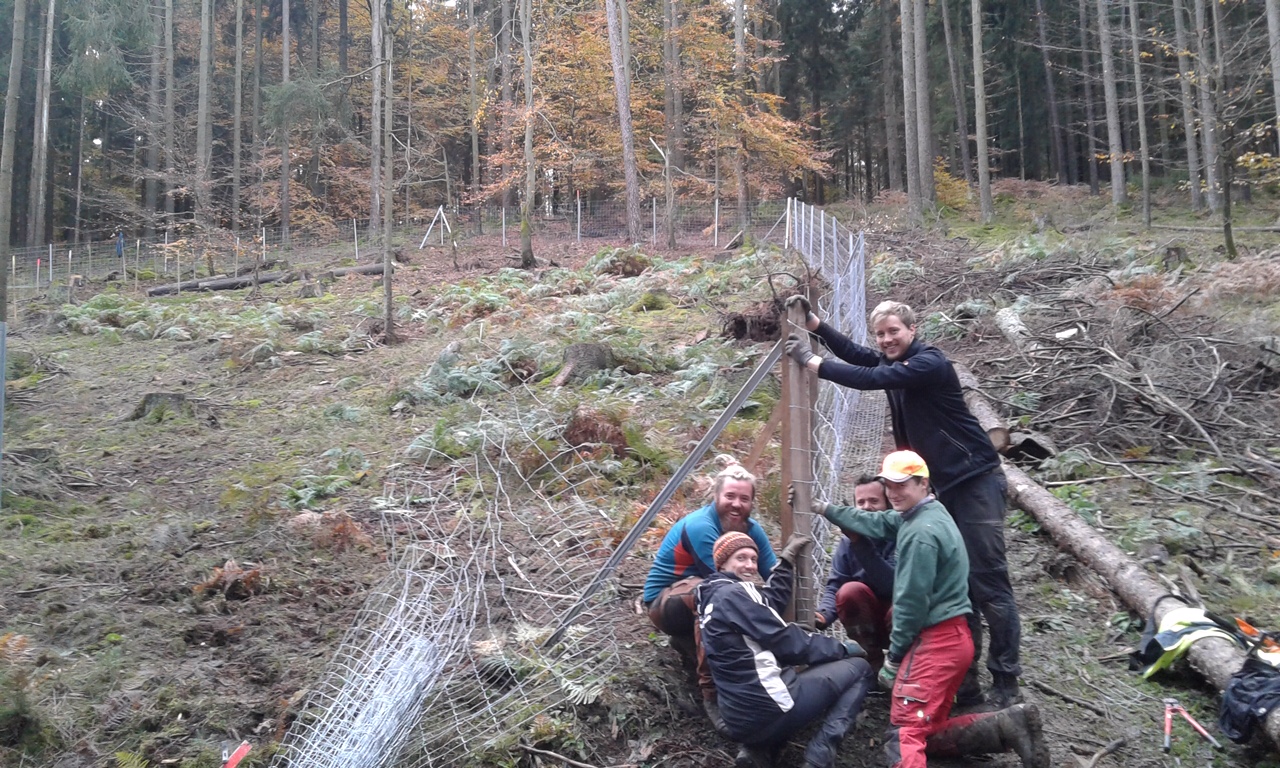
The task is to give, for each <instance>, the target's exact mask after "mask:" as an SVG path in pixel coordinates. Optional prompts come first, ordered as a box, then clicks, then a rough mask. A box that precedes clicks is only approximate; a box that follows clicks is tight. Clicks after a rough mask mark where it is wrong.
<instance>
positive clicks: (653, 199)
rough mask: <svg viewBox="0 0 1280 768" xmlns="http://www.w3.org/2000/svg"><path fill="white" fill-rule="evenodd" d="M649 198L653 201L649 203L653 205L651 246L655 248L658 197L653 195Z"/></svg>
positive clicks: (656, 241) (656, 244) (656, 240)
mask: <svg viewBox="0 0 1280 768" xmlns="http://www.w3.org/2000/svg"><path fill="white" fill-rule="evenodd" d="M651 199H652V201H653V202H651V203H650V205H652V206H653V247H654V248H657V247H658V198H656V197H654V198H651Z"/></svg>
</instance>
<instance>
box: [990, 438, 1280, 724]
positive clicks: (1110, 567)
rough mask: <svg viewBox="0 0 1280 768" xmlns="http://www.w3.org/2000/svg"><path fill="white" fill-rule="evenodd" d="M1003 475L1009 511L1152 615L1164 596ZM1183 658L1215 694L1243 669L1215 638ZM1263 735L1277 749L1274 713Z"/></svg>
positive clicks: (1054, 507) (1066, 511) (1022, 482)
mask: <svg viewBox="0 0 1280 768" xmlns="http://www.w3.org/2000/svg"><path fill="white" fill-rule="evenodd" d="M1005 474H1006V475H1007V477H1008V478H1009V500H1010V501H1011V502H1012V503H1013V505H1014V506H1016V507H1018V508H1019V509H1021V510H1023V511H1025V512H1027V513H1028V514H1030V515H1031V516H1033V517H1035V519H1036V520H1037V521H1039V523H1040V525H1041V527H1043V528H1044V529H1045V530H1046V531H1048V533H1049V535H1050V536H1052V537H1053V540H1054V541H1055V542H1056V543H1057V544H1058V546H1060V547H1062V548H1063V549H1065V550H1066V551H1068V552H1070V553H1071V554H1072V555H1075V557H1076V558H1077V559H1079V560H1080V562H1082V563H1084V564H1085V565H1087V566H1089V568H1091V569H1092V570H1093V571H1094V572H1095V573H1097V574H1098V575H1099V576H1101V577H1102V578H1104V579H1106V581H1107V584H1109V585H1110V586H1111V589H1112V590H1113V591H1115V593H1116V594H1118V595H1119V596H1120V598H1121V599H1122V600H1124V602H1125V604H1126V605H1128V606H1129V607H1130V608H1132V609H1133V610H1135V611H1137V612H1138V613H1140V614H1142V615H1143V616H1151V615H1152V608H1153V606H1155V605H1156V600H1157V599H1158V598H1159V597H1160V596H1161V595H1164V594H1167V593H1168V591H1169V590H1167V589H1165V588H1164V587H1162V586H1161V585H1160V583H1159V582H1158V581H1156V580H1155V579H1154V578H1152V577H1151V575H1150V574H1148V573H1147V571H1146V570H1144V569H1143V567H1142V566H1141V565H1139V564H1138V563H1136V562H1135V561H1134V560H1133V558H1131V557H1129V556H1128V555H1126V554H1125V553H1124V552H1123V551H1121V550H1120V548H1118V547H1116V546H1115V545H1114V544H1112V543H1111V542H1109V541H1107V540H1106V539H1105V538H1103V536H1102V535H1101V534H1099V533H1098V532H1097V531H1096V530H1094V529H1093V528H1092V527H1091V526H1090V525H1089V524H1088V523H1086V522H1085V521H1084V520H1083V519H1081V518H1080V516H1079V515H1077V514H1076V513H1075V512H1073V511H1072V510H1071V508H1070V507H1068V506H1067V505H1066V504H1063V503H1062V502H1061V501H1059V500H1058V498H1057V497H1056V496H1054V495H1053V494H1051V493H1049V492H1048V491H1046V490H1045V489H1044V488H1041V487H1040V485H1039V484H1038V483H1036V482H1035V481H1034V480H1032V479H1031V478H1030V477H1029V476H1028V475H1027V473H1025V472H1023V471H1022V470H1021V469H1018V468H1017V467H1015V466H1013V465H1012V464H1008V463H1006V464H1005ZM1177 607H1179V603H1177V602H1175V601H1171V600H1165V601H1163V602H1161V603H1160V605H1159V607H1158V608H1157V609H1156V611H1155V618H1156V621H1157V622H1158V621H1160V620H1161V619H1162V618H1164V615H1165V614H1166V613H1168V612H1169V611H1171V610H1173V609H1174V608H1177ZM1187 658H1188V660H1189V661H1190V662H1191V666H1192V667H1194V668H1195V669H1196V671H1198V672H1199V673H1200V674H1202V675H1204V677H1205V679H1207V680H1208V681H1209V682H1211V683H1213V685H1214V687H1216V688H1217V689H1218V690H1219V691H1221V690H1223V689H1225V688H1226V687H1227V683H1228V682H1229V681H1230V680H1231V675H1233V674H1235V672H1236V670H1238V669H1240V666H1241V665H1242V664H1244V652H1243V651H1241V650H1240V648H1239V647H1237V646H1235V645H1233V644H1232V643H1230V642H1228V641H1226V640H1223V639H1221V638H1216V637H1207V638H1204V639H1202V640H1198V641H1197V642H1196V643H1195V644H1193V645H1192V646H1191V648H1190V650H1189V651H1187ZM1263 730H1265V731H1266V734H1267V736H1268V737H1269V738H1270V739H1271V743H1272V744H1274V745H1277V746H1280V708H1278V709H1274V710H1272V711H1271V714H1270V715H1269V716H1268V717H1267V720H1266V723H1265V724H1264V728H1263Z"/></svg>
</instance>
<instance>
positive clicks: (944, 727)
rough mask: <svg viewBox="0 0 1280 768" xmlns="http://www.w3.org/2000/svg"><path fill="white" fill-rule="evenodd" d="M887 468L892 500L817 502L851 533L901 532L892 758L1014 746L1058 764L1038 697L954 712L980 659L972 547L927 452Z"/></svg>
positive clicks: (919, 767) (913, 763)
mask: <svg viewBox="0 0 1280 768" xmlns="http://www.w3.org/2000/svg"><path fill="white" fill-rule="evenodd" d="M879 477H880V479H881V481H882V482H884V486H885V493H886V495H887V496H888V497H889V503H890V505H891V506H892V507H893V509H892V510H887V511H884V512H864V511H862V510H860V509H857V508H856V507H839V506H835V505H830V504H827V503H826V502H823V501H819V500H817V499H814V502H813V512H815V513H820V514H822V515H823V516H825V517H826V518H827V520H829V521H830V522H831V523H833V524H834V525H835V526H836V527H838V528H840V529H841V530H842V531H844V532H845V533H857V534H860V535H862V536H869V537H872V538H880V539H896V540H897V552H898V560H897V564H896V565H895V567H894V576H893V579H894V581H893V627H892V629H891V630H890V632H889V649H888V652H887V654H886V657H885V663H884V666H883V667H882V668H881V669H880V675H879V680H880V684H881V686H882V687H884V688H885V689H886V690H889V691H891V692H892V701H891V704H890V710H889V722H890V725H891V729H890V732H889V734H888V737H887V738H886V740H885V752H886V754H887V756H888V758H889V765H890V766H893V768H899V767H900V768H924V766H925V765H926V764H927V762H926V759H925V755H926V753H927V754H932V755H938V756H943V755H960V754H966V755H973V754H988V753H992V752H1008V751H1014V752H1017V753H1018V756H1019V757H1020V758H1021V759H1022V764H1023V766H1024V767H1025V768H1048V766H1049V752H1048V750H1047V749H1046V747H1045V745H1044V737H1043V735H1042V733H1041V726H1040V712H1039V710H1038V709H1037V708H1036V706H1035V705H1034V704H1016V705H1014V706H1012V707H1009V708H1008V709H1003V710H1000V711H998V712H983V713H979V714H973V715H965V716H962V717H958V718H950V719H949V716H950V714H951V704H952V701H953V700H954V698H955V695H956V691H957V690H959V688H960V683H961V681H963V680H964V676H965V672H966V671H967V670H968V669H969V665H970V663H972V661H973V635H972V634H971V633H970V631H969V625H968V622H967V619H968V616H969V614H970V613H972V611H973V608H972V606H971V604H970V602H969V557H968V555H967V554H966V552H965V546H964V540H963V539H962V538H961V537H960V531H959V530H958V529H957V528H956V524H955V522H954V521H953V520H952V519H951V515H950V514H949V513H948V512H947V509H946V507H944V506H942V504H941V503H939V502H938V500H937V499H935V498H934V496H933V494H932V493H931V490H930V487H929V468H928V467H927V466H926V465H925V463H924V460H923V459H921V458H920V456H919V455H918V454H916V453H914V452H913V451H895V452H894V453H891V454H889V455H888V456H886V457H885V458H884V463H883V465H882V466H881V469H880V474H879ZM793 498H794V496H793Z"/></svg>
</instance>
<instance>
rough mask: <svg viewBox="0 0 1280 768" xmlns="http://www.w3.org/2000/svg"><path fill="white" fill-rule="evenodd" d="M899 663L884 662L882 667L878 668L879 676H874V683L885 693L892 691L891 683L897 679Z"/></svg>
mask: <svg viewBox="0 0 1280 768" xmlns="http://www.w3.org/2000/svg"><path fill="white" fill-rule="evenodd" d="M899 664H901V662H897V661H890V660H889V659H885V660H884V666H883V667H881V668H880V674H879V675H877V676H876V682H878V683H879V684H880V687H881V688H882V689H884V690H886V691H892V690H893V683H894V681H895V680H897V679H898V665H899Z"/></svg>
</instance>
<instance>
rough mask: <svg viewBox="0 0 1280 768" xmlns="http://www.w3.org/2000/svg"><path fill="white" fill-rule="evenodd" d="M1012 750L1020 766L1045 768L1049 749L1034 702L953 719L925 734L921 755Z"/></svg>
mask: <svg viewBox="0 0 1280 768" xmlns="http://www.w3.org/2000/svg"><path fill="white" fill-rule="evenodd" d="M998 752H1016V753H1017V755H1018V758H1019V759H1021V760H1022V766H1023V768H1049V748H1048V747H1047V746H1045V743H1044V734H1043V733H1042V731H1041V726H1040V710H1039V709H1037V708H1036V705H1035V704H1015V705H1014V706H1012V707H1010V708H1008V709H1002V710H1000V711H999V712H984V713H982V714H977V715H964V716H961V717H957V718H954V719H953V720H952V723H951V724H948V725H947V727H946V728H943V729H942V730H941V731H938V732H937V733H935V734H933V735H932V736H930V737H929V741H928V743H927V744H926V746H925V754H926V755H932V756H936V757H956V756H959V755H990V754H995V753H998Z"/></svg>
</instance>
